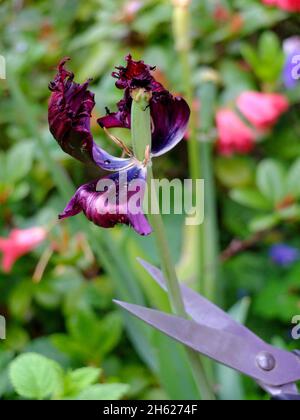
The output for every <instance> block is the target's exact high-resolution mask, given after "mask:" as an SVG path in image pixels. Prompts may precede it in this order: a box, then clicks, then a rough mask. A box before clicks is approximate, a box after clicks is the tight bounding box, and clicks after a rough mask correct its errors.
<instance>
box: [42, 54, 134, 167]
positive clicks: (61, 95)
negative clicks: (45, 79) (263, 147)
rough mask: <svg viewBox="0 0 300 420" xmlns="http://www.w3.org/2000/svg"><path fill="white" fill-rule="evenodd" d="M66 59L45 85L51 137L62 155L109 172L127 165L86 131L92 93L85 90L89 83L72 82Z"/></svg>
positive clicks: (91, 106)
mask: <svg viewBox="0 0 300 420" xmlns="http://www.w3.org/2000/svg"><path fill="white" fill-rule="evenodd" d="M68 60H69V59H68V58H64V59H63V60H62V61H61V62H60V64H59V66H58V72H57V75H56V77H55V79H54V81H53V82H51V83H50V84H49V89H50V90H51V91H52V95H51V98H50V102H49V111H48V119H49V126H50V131H51V133H52V135H53V136H54V138H55V139H56V140H57V142H58V143H59V145H60V146H61V148H62V149H63V151H64V152H66V153H68V154H69V155H71V156H73V157H75V158H76V159H78V160H80V161H82V162H87V163H94V164H96V165H97V166H100V167H101V168H103V169H107V170H109V171H110V170H119V169H122V168H124V167H126V166H128V159H119V158H115V157H113V156H111V155H110V154H108V153H106V152H105V151H104V150H102V149H101V148H100V147H99V146H97V144H96V143H95V142H94V140H93V136H92V133H91V128H90V121H91V115H92V111H93V109H94V107H95V99H94V94H93V93H92V92H90V91H89V90H88V85H89V81H87V82H86V83H84V84H82V85H80V84H77V83H75V82H74V74H73V73H71V72H69V71H68V70H66V69H65V64H66V62H67V61H68Z"/></svg>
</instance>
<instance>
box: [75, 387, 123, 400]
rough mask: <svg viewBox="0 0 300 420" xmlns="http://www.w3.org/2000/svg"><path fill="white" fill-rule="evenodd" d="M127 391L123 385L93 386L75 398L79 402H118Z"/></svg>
mask: <svg viewBox="0 0 300 420" xmlns="http://www.w3.org/2000/svg"><path fill="white" fill-rule="evenodd" d="M128 391H129V386H128V385H125V384H103V385H93V386H91V387H89V388H87V389H86V390H85V391H83V392H82V393H81V394H80V395H79V396H78V398H77V400H81V401H101V400H111V401H114V400H120V399H121V398H123V397H124V396H125V395H126V394H127V392H128Z"/></svg>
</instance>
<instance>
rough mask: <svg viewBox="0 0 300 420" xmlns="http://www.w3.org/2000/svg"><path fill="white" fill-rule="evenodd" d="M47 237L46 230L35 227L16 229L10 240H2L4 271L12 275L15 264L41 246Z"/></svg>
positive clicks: (0, 249)
mask: <svg viewBox="0 0 300 420" xmlns="http://www.w3.org/2000/svg"><path fill="white" fill-rule="evenodd" d="M46 236H47V232H46V230H45V229H44V228H39V227H34V228H31V229H26V230H19V229H14V230H12V231H11V233H10V235H9V237H8V238H0V251H1V252H2V253H3V261H2V268H3V271H4V272H5V273H10V272H11V270H12V268H13V265H14V264H15V262H16V261H17V260H18V259H19V258H20V257H22V256H23V255H26V254H28V253H29V252H30V251H32V250H33V249H35V248H36V247H37V246H39V245H40V244H41V243H42V242H43V241H44V240H45V239H46Z"/></svg>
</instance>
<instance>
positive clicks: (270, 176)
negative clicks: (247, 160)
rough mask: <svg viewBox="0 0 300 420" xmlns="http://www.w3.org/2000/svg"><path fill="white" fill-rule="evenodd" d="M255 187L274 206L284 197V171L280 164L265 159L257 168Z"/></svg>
mask: <svg viewBox="0 0 300 420" xmlns="http://www.w3.org/2000/svg"><path fill="white" fill-rule="evenodd" d="M256 182H257V186H258V188H259V190H260V192H261V193H262V194H263V195H264V196H265V197H266V198H268V199H269V200H271V201H272V203H273V204H274V205H276V204H277V203H279V202H280V201H281V200H282V199H283V198H284V196H285V193H286V191H285V171H284V169H283V167H282V165H281V163H279V162H277V161H275V160H273V159H266V160H264V161H262V162H261V163H260V164H259V165H258V168H257V179H256Z"/></svg>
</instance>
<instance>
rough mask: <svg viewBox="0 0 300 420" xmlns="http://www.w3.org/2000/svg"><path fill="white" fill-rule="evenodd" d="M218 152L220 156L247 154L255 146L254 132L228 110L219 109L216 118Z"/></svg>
mask: <svg viewBox="0 0 300 420" xmlns="http://www.w3.org/2000/svg"><path fill="white" fill-rule="evenodd" d="M216 122H217V130H218V151H219V153H220V154H222V155H227V156H228V155H232V154H233V153H242V154H245V153H249V152H251V150H252V149H253V147H254V144H255V132H254V130H251V128H250V127H248V126H247V125H246V124H245V123H244V122H243V121H242V120H241V119H240V118H239V117H238V115H237V114H236V113H235V112H234V111H232V110H230V109H221V110H219V111H218V112H217V116H216Z"/></svg>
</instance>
